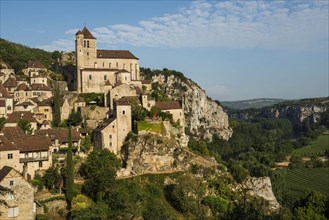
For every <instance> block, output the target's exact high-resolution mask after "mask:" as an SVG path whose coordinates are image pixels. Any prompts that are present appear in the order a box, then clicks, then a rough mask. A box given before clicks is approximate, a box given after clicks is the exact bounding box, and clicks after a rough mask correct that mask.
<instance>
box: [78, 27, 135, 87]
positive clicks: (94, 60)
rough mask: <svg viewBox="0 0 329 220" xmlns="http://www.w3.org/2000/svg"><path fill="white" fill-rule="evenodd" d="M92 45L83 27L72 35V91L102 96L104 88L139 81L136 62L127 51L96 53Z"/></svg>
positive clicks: (92, 39)
mask: <svg viewBox="0 0 329 220" xmlns="http://www.w3.org/2000/svg"><path fill="white" fill-rule="evenodd" d="M96 43H97V40H96V38H95V37H94V36H93V35H92V33H90V31H89V30H88V29H87V28H86V27H84V28H83V29H82V30H79V31H78V32H77V33H76V41H75V48H76V66H77V74H76V77H75V79H74V82H75V88H76V91H78V92H79V93H91V92H95V93H104V92H106V91H104V90H105V86H106V85H112V86H115V85H116V84H118V83H126V84H131V83H134V81H139V80H140V72H139V64H138V58H137V57H136V56H134V55H133V54H132V53H131V52H130V51H129V50H98V49H97V46H96Z"/></svg>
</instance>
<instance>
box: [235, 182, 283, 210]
mask: <svg viewBox="0 0 329 220" xmlns="http://www.w3.org/2000/svg"><path fill="white" fill-rule="evenodd" d="M237 188H238V189H239V190H241V191H244V192H246V194H247V195H250V196H255V197H261V198H263V199H264V200H265V201H267V202H268V204H269V207H268V209H269V210H268V211H269V212H275V211H277V210H279V209H280V204H279V203H278V201H277V200H276V198H275V195H274V193H273V191H272V184H271V179H270V178H269V177H259V178H257V177H252V178H249V179H247V180H246V181H244V182H243V183H241V184H240V185H239V186H238V187H237Z"/></svg>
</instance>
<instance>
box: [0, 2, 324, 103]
mask: <svg viewBox="0 0 329 220" xmlns="http://www.w3.org/2000/svg"><path fill="white" fill-rule="evenodd" d="M0 2H1V5H0V6H1V11H0V12H1V15H0V16H1V17H0V18H1V19H0V21H1V23H0V24H1V26H0V36H1V38H4V39H7V40H10V41H13V42H17V43H21V44H24V45H27V46H31V47H38V48H42V49H45V50H49V51H53V50H64V51H71V50H74V34H75V33H76V31H77V30H78V29H82V28H83V26H84V25H85V24H86V26H87V27H88V28H89V30H90V31H91V32H92V33H93V34H94V35H95V36H96V38H97V47H98V48H99V49H129V50H130V51H132V52H133V53H134V54H135V55H136V56H137V57H139V59H140V65H141V66H143V67H150V68H160V69H162V68H164V67H165V68H169V69H175V70H178V71H181V72H183V73H184V74H185V75H186V76H187V77H188V78H191V79H193V80H194V81H195V82H196V83H198V84H199V85H200V86H201V87H202V88H204V89H205V90H206V92H207V94H208V95H209V96H210V97H212V98H214V99H218V100H220V101H231V100H242V99H251V98H262V97H266V98H285V99H297V98H309V97H323V96H328V95H329V94H328V93H329V91H328V89H329V78H328V75H329V73H328V65H329V64H328V26H329V25H328V20H329V18H328V16H329V6H328V1H327V0H318V1H300V0H298V1H193V2H191V1H15V0H11V1H9V0H8V1H4V0H0Z"/></svg>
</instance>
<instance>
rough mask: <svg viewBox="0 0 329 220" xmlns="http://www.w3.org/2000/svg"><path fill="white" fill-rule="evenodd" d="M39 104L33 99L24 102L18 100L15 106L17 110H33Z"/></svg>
mask: <svg viewBox="0 0 329 220" xmlns="http://www.w3.org/2000/svg"><path fill="white" fill-rule="evenodd" d="M36 106H37V104H36V103H35V102H33V101H31V100H29V99H28V100H26V101H23V102H18V103H16V104H15V106H14V111H15V112H20V111H22V112H33V109H34V108H35V107H36Z"/></svg>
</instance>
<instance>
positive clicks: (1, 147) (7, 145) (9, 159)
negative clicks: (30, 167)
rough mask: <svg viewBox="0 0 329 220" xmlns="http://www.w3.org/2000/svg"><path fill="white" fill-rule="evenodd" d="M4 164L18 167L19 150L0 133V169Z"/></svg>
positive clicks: (17, 168)
mask: <svg viewBox="0 0 329 220" xmlns="http://www.w3.org/2000/svg"><path fill="white" fill-rule="evenodd" d="M4 166H10V167H13V168H15V169H16V170H19V169H20V164H19V150H18V148H17V147H16V146H15V145H14V144H13V143H12V142H11V141H10V140H8V139H7V138H6V137H5V136H4V134H3V133H0V169H1V168H2V167H4Z"/></svg>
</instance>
